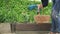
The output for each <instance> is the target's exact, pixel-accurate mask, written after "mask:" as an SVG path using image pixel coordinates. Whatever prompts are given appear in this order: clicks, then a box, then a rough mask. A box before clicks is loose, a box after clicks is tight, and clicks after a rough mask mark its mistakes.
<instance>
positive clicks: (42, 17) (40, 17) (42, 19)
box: [34, 15, 50, 24]
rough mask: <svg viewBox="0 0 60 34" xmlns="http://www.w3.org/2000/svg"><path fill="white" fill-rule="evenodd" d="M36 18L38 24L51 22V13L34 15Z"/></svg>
mask: <svg viewBox="0 0 60 34" xmlns="http://www.w3.org/2000/svg"><path fill="white" fill-rule="evenodd" d="M34 20H35V22H36V23H37V24H39V23H49V22H50V16H49V15H37V16H35V17H34Z"/></svg>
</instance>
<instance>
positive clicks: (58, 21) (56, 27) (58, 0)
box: [37, 0, 60, 34]
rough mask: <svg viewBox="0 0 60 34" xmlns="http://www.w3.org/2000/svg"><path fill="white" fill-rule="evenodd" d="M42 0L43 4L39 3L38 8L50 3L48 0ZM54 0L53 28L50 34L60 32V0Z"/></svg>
mask: <svg viewBox="0 0 60 34" xmlns="http://www.w3.org/2000/svg"><path fill="white" fill-rule="evenodd" d="M41 1H42V4H39V5H37V6H38V10H39V9H40V8H44V7H46V6H47V5H48V0H41ZM52 1H53V6H52V12H51V18H52V28H51V32H50V34H58V33H60V0H52ZM38 13H39V12H38Z"/></svg>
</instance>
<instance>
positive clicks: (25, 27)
mask: <svg viewBox="0 0 60 34" xmlns="http://www.w3.org/2000/svg"><path fill="white" fill-rule="evenodd" d="M50 29H51V24H50V23H41V24H16V30H17V31H49V30H50Z"/></svg>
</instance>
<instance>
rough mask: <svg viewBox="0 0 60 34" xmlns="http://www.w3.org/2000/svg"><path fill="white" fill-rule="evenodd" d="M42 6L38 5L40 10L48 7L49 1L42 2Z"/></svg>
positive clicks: (42, 0) (43, 0)
mask: <svg viewBox="0 0 60 34" xmlns="http://www.w3.org/2000/svg"><path fill="white" fill-rule="evenodd" d="M41 2H42V4H38V8H43V7H46V6H47V5H48V0H41Z"/></svg>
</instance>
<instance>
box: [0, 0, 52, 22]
mask: <svg viewBox="0 0 60 34" xmlns="http://www.w3.org/2000/svg"><path fill="white" fill-rule="evenodd" d="M40 3H41V2H36V1H28V0H0V22H1V23H3V22H17V23H27V22H28V23H34V22H35V21H34V16H35V15H37V13H36V11H37V8H36V9H34V10H28V6H29V5H33V4H40ZM51 7H52V3H49V5H48V6H47V7H45V8H44V9H43V13H44V15H50V13H51ZM41 13H42V10H41Z"/></svg>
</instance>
